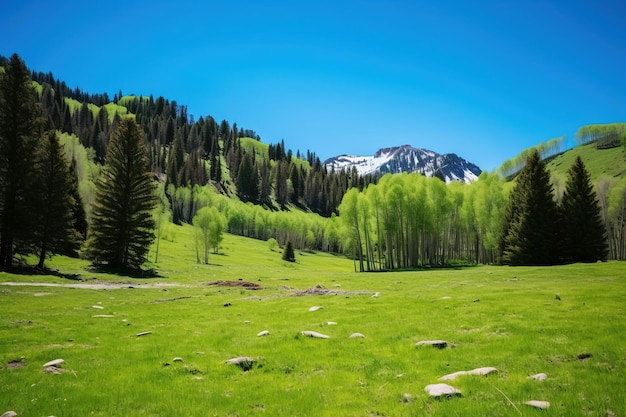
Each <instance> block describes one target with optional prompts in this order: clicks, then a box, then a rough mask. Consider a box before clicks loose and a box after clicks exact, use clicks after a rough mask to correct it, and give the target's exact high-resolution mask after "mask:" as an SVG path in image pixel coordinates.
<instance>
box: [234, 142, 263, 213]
mask: <svg viewBox="0 0 626 417" xmlns="http://www.w3.org/2000/svg"><path fill="white" fill-rule="evenodd" d="M237 194H238V195H239V198H241V200H242V201H244V202H248V201H251V202H256V201H257V200H258V199H259V175H258V171H257V168H256V166H255V165H254V164H253V163H252V161H251V158H250V156H249V155H248V154H247V153H245V154H244V155H243V158H242V160H241V164H240V165H239V175H238V176H237Z"/></svg>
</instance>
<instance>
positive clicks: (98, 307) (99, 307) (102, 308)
mask: <svg viewBox="0 0 626 417" xmlns="http://www.w3.org/2000/svg"><path fill="white" fill-rule="evenodd" d="M91 308H97V309H98V310H104V307H102V306H91Z"/></svg>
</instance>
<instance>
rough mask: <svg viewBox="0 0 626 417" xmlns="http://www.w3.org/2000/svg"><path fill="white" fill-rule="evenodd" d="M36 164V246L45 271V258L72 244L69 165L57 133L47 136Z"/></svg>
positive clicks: (49, 133) (47, 134)
mask: <svg viewBox="0 0 626 417" xmlns="http://www.w3.org/2000/svg"><path fill="white" fill-rule="evenodd" d="M36 160H37V164H36V165H37V167H36V168H37V177H38V181H37V183H38V184H37V188H38V189H39V193H38V195H37V198H36V201H37V206H38V207H37V208H38V210H35V212H34V213H33V216H35V218H36V219H37V221H36V226H35V229H34V236H35V239H34V244H35V246H36V248H37V251H38V255H39V264H38V265H37V266H38V267H39V268H43V266H44V262H45V260H46V255H47V254H49V253H61V252H62V251H63V250H64V249H65V248H66V247H67V246H68V243H70V242H73V241H74V239H75V235H74V233H73V232H72V230H73V228H72V220H73V219H72V207H73V205H74V200H73V198H72V196H71V194H70V178H69V170H68V165H67V162H66V160H65V156H64V153H63V149H62V148H61V144H60V143H59V138H58V137H57V135H56V132H55V131H49V132H47V133H46V134H45V135H44V137H43V142H42V144H41V146H40V148H39V156H38V157H37V158H36Z"/></svg>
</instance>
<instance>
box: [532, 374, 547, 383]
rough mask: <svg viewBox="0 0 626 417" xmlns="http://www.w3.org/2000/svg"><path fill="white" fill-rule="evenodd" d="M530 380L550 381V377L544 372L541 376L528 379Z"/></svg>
mask: <svg viewBox="0 0 626 417" xmlns="http://www.w3.org/2000/svg"><path fill="white" fill-rule="evenodd" d="M528 379H534V380H535V381H545V380H546V379H548V375H546V374H544V373H543V372H542V373H540V374H535V375H531V376H529V377H528Z"/></svg>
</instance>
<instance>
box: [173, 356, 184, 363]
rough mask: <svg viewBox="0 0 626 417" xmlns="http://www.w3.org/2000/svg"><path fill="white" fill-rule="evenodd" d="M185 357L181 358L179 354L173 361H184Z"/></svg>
mask: <svg viewBox="0 0 626 417" xmlns="http://www.w3.org/2000/svg"><path fill="white" fill-rule="evenodd" d="M182 361H183V358H179V357H178V356H177V357H175V358H174V359H172V362H182Z"/></svg>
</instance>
